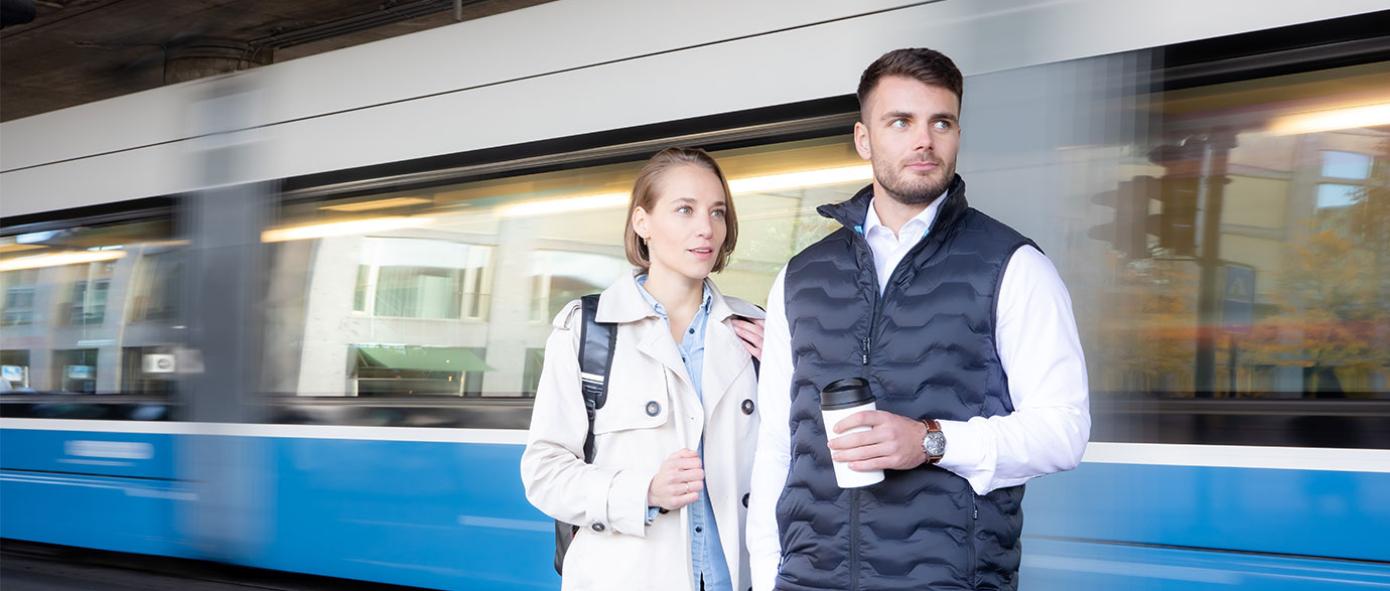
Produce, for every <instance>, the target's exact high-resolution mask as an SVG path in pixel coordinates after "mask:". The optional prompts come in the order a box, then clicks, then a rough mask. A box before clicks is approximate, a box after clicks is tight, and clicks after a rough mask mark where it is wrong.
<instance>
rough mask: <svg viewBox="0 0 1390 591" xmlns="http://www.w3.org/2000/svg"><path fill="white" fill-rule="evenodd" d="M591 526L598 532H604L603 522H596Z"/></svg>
mask: <svg viewBox="0 0 1390 591" xmlns="http://www.w3.org/2000/svg"><path fill="white" fill-rule="evenodd" d="M589 528H590V529H592V530H594V531H596V532H599V533H602V532H603V529H604V528H603V524H602V523H595V524H593V525H591V526H589Z"/></svg>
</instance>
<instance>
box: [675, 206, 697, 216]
mask: <svg viewBox="0 0 1390 591" xmlns="http://www.w3.org/2000/svg"><path fill="white" fill-rule="evenodd" d="M691 211H693V210H691V209H690V206H689V205H682V206H680V207H677V208H676V213H678V214H681V215H686V214H688V213H690V212H691Z"/></svg>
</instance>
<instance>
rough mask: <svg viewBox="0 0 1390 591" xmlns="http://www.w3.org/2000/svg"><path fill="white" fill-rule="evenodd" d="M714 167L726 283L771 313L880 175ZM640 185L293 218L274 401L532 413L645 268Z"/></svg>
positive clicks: (280, 243)
mask: <svg viewBox="0 0 1390 591" xmlns="http://www.w3.org/2000/svg"><path fill="white" fill-rule="evenodd" d="M714 155H715V157H716V158H718V159H719V161H720V163H721V165H722V166H723V167H724V168H725V172H726V174H727V175H728V177H729V180H730V185H731V188H732V190H733V191H734V194H735V199H736V203H737V207H738V212H739V219H740V222H741V225H740V227H741V232H740V236H739V246H738V249H737V251H736V252H735V253H734V257H733V258H732V259H731V263H730V265H729V266H728V268H727V269H726V270H725V271H724V272H722V273H721V274H720V275H719V276H718V277H716V278H715V279H716V281H717V282H718V283H719V285H720V287H721V289H723V290H724V291H725V292H726V293H731V294H734V295H738V296H740V297H744V298H747V299H749V300H752V301H754V302H759V303H762V302H763V301H764V300H765V299H766V297H767V290H768V288H769V287H770V286H771V284H772V280H773V279H774V277H775V276H776V273H777V271H778V269H779V268H780V267H781V265H782V264H784V263H785V262H786V260H787V259H788V258H789V257H790V256H791V255H792V254H793V253H794V252H795V251H796V250H797V249H799V248H800V247H802V246H804V245H806V244H809V243H810V242H812V241H814V240H817V239H819V238H820V237H821V236H823V235H824V234H825V232H826V231H827V230H828V229H829V228H830V226H829V225H828V222H824V221H823V220H821V219H820V218H819V216H818V215H817V214H816V213H815V211H814V210H815V207H816V206H818V205H820V204H823V203H827V202H831V201H835V200H838V199H843V198H844V197H845V196H847V195H849V194H851V193H852V192H853V191H855V190H857V189H858V188H859V187H861V186H862V185H863V184H864V183H865V182H867V181H868V179H869V178H870V174H871V173H870V171H869V167H868V165H867V164H865V163H864V162H863V161H861V160H860V159H859V158H858V156H857V155H856V154H855V152H854V150H853V147H852V146H851V145H850V143H849V138H848V136H847V135H842V136H837V137H830V138H821V139H812V140H799V141H795V142H784V143H777V144H770V145H764V146H758V147H751V148H739V149H733V150H725V151H722V152H718V153H715V154H714ZM640 167H641V162H626V163H621V164H605V165H599V166H592V167H588V168H577V169H572V170H564V171H554V172H544V173H539V174H528V175H521V176H513V177H508V178H500V179H490V180H483V181H478V182H471V183H464V184H459V185H451V186H443V187H438V188H434V189H429V190H419V189H415V190H412V191H411V192H409V193H387V194H377V195H367V196H358V197H353V198H350V199H343V200H335V201H326V202H315V203H296V204H290V205H286V206H285V207H284V208H283V211H282V212H281V215H280V218H279V222H277V223H276V224H275V225H274V226H273V227H271V228H269V229H267V230H266V231H265V233H264V234H263V239H264V240H265V241H266V242H268V243H270V245H271V250H272V255H271V261H272V262H271V273H272V277H271V290H272V294H273V296H272V297H270V298H268V302H269V303H270V305H269V306H268V314H269V318H270V328H269V330H268V331H267V335H268V337H267V338H268V347H267V366H268V367H269V368H270V371H269V372H268V374H269V375H268V386H267V390H269V391H271V392H275V393H278V394H282V395H291V396H373V397H409V396H421V395H429V396H440V395H444V396H455V397H484V398H487V397H491V398H497V397H528V396H533V395H534V394H535V388H536V382H537V380H538V379H539V374H540V365H541V360H542V359H543V348H544V346H545V341H546V338H547V337H548V335H549V334H550V330H551V326H550V320H551V318H553V317H554V315H555V314H556V313H558V312H559V310H560V309H561V308H562V307H563V306H564V305H565V304H566V303H567V302H569V301H571V300H573V299H574V298H577V297H579V296H582V295H584V294H588V293H596V292H599V291H602V290H603V289H604V288H605V287H607V286H608V284H609V283H611V282H612V281H614V280H615V279H617V278H618V277H619V276H620V275H621V274H622V273H625V272H627V271H628V269H629V268H630V266H629V265H628V263H627V258H626V256H625V255H624V253H623V246H622V231H623V226H624V222H625V219H624V214H625V211H626V209H625V208H626V205H627V199H628V191H630V189H631V185H632V181H633V178H634V177H635V175H636V172H637V170H638V169H639V168H640ZM287 360H295V361H293V362H291V361H287ZM345 385H346V386H345Z"/></svg>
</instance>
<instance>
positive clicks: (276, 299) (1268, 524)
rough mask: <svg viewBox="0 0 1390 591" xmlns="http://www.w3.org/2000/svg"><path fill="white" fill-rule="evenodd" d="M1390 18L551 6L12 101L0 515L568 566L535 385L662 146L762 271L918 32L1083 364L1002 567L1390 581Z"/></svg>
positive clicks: (447, 583)
mask: <svg viewBox="0 0 1390 591" xmlns="http://www.w3.org/2000/svg"><path fill="white" fill-rule="evenodd" d="M1383 8H1384V5H1383V3H1381V2H1375V1H1362V0H1346V1H1343V2H1321V3H1304V2H1280V3H1270V2H1261V1H1258V0H1229V1H1227V2H1220V3H1212V2H1197V1H1195V0H1168V1H1163V2H1158V1H1144V0H1133V1H1126V2H1112V1H1109V0H1069V1H1062V2H1055V1H1037V0H983V1H975V2H966V1H964V0H943V1H932V2H920V1H919V2H907V1H902V0H870V1H863V2H852V3H851V2H830V1H821V0H813V1H800V2H790V1H778V2H758V3H749V2H733V1H725V0H716V1H711V2H702V3H685V2H670V1H660V2H652V1H648V0H641V1H639V0H615V1H613V2H607V3H603V4H602V5H601V6H599V5H594V4H590V3H584V2H577V1H572V0H561V1H558V2H552V3H546V4H541V5H537V6H533V7H529V8H525V9H522V10H517V11H513V12H508V13H504V14H500V15H496V16H492V17H487V18H483V19H479V20H475V21H469V22H464V23H459V24H456V25H451V26H446V27H442V28H438V29H433V30H429V31H424V32H420V33H415V34H411V35H408V36H404V37H399V38H393V39H388V40H384V41H379V42H375V43H371V44H368V45H363V46H358V47H351V48H347V49H342V50H338V51H334V52H331V53H327V54H321V55H316V56H312V57H306V58H301V59H298V60H293V61H289V62H285V63H282V64H275V65H272V66H267V67H263V68H258V69H255V70H250V71H246V72H241V73H237V74H234V75H227V76H221V77H216V78H211V79H204V80H197V81H192V82H186V83H182V84H178V85H173V86H167V87H164V88H159V89H156V90H151V91H146V92H141V93H137V94H133V95H129V96H124V97H120V98H115V99H110V100H105V101H101V102H97V103H92V104H87V105H82V106H78V107H74V108H69V109H65V110H62V111H57V112H53V113H47V114H43V115H38V116H34V117H29V118H26V119H21V120H17V121H11V122H7V123H4V124H3V125H0V149H2V151H3V162H0V215H2V216H3V218H2V219H0V298H3V299H2V300H0V315H3V317H2V318H0V370H2V371H0V378H2V379H0V537H3V538H8V539H15V540H28V541H37V542H44V543H51V544H61V545H69V546H78V547H88V548H97V549H104V550H113V551H119V552H130V553H140V554H151V555H165V556H174V557H190V558H201V559H212V560H220V561H227V562H232V563H238V564H245V565H250V566H256V567H262V568H269V569H278V570H285V571H295V572H307V573H314V574H322V575H330V576H335V577H344V578H350V579H360V580H368V581H379V582H387V583H396V584H403V585H415V586H422V587H431V588H441V589H557V588H558V587H559V578H558V577H557V575H556V574H555V573H554V571H553V569H552V568H551V558H552V554H551V552H552V532H553V528H552V523H551V521H550V520H549V519H548V518H546V517H545V516H544V515H542V514H540V513H539V512H537V511H536V510H535V509H534V508H532V507H530V506H529V505H528V504H527V502H526V500H525V498H524V495H523V492H522V488H521V483H520V480H519V476H518V469H517V466H518V460H519V457H520V454H521V449H522V444H523V442H524V440H525V429H526V427H527V425H528V422H529V412H530V403H529V401H530V397H531V396H533V395H534V391H535V387H536V383H537V380H538V376H539V372H540V362H541V359H542V349H541V348H542V347H543V346H544V345H543V344H544V342H545V338H546V335H547V334H548V333H549V330H550V320H551V318H552V316H553V315H554V314H555V313H556V312H557V311H558V310H559V308H560V307H562V306H563V305H564V304H565V303H566V302H568V301H569V300H571V299H572V298H574V297H577V296H579V295H582V294H585V293H590V292H593V291H597V290H599V289H601V288H602V287H603V286H605V285H607V284H608V282H609V281H611V280H612V279H613V278H615V277H617V276H618V275H619V274H621V273H624V272H627V270H628V268H627V266H626V263H625V259H624V257H623V253H622V246H621V241H620V238H619V237H620V236H621V231H622V225H623V219H622V216H623V206H624V204H625V200H626V191H627V190H628V188H629V187H630V184H631V179H632V177H633V174H634V173H635V171H636V169H637V167H638V166H639V165H640V163H641V161H643V160H644V159H645V158H646V157H647V156H649V155H650V154H651V153H653V152H655V151H657V150H658V149H660V148H662V147H665V146H668V145H690V146H699V147H703V148H705V149H707V150H710V151H711V152H712V153H713V154H714V155H715V156H716V158H718V159H719V160H720V162H721V163H722V164H723V165H724V166H725V171H726V173H727V174H728V176H729V178H730V184H731V188H732V190H733V191H734V194H735V199H736V200H737V202H738V208H739V216H740V218H741V219H742V220H743V228H744V232H743V235H742V236H740V241H739V250H738V251H737V252H736V253H735V255H734V258H733V259H732V261H731V263H730V265H729V267H728V269H726V270H725V271H723V272H722V273H721V274H720V275H719V276H718V278H717V280H718V282H719V284H720V285H721V287H722V288H723V289H724V291H726V292H728V293H732V294H735V295H738V296H740V297H744V298H746V299H749V300H751V301H755V302H762V301H764V300H765V298H766V294H767V289H768V287H769V285H770V284H771V282H772V280H773V278H774V277H775V275H776V273H777V271H778V269H779V268H780V267H781V265H783V264H785V262H786V261H787V259H788V258H789V257H790V256H791V255H792V254H793V253H795V252H796V251H797V250H798V249H800V248H801V247H803V246H805V245H808V244H810V243H811V242H814V241H815V240H817V239H818V238H820V237H821V236H823V235H824V233H825V232H827V231H828V230H829V228H830V226H829V225H828V222H827V221H826V220H824V219H821V218H819V217H818V216H817V215H816V213H815V207H816V206H818V205H820V204H823V203H828V202H833V201H837V200H841V199H844V198H846V197H847V196H849V195H850V194H852V192H853V191H854V190H855V189H857V188H859V187H861V186H863V185H864V184H866V183H867V182H869V180H870V178H871V174H872V173H871V171H870V170H869V168H868V166H867V164H866V163H865V162H863V161H862V160H860V159H859V158H858V157H857V156H856V155H855V153H854V150H853V148H852V146H851V145H850V139H849V138H850V129H851V126H852V124H853V122H854V120H855V118H856V117H857V105H856V103H855V100H854V96H853V92H854V88H855V85H856V83H857V81H858V76H859V73H860V71H861V70H862V68H863V67H864V66H865V65H867V64H868V63H869V62H870V61H872V60H873V59H874V58H875V57H877V56H878V55H880V54H881V53H883V52H885V51H887V50H889V49H893V48H897V47H904V46H930V47H933V48H935V49H939V50H941V51H943V52H945V53H947V54H948V55H950V56H952V57H953V58H954V59H955V60H956V62H957V63H958V64H959V66H960V67H961V69H962V70H963V71H964V73H965V74H966V85H965V93H964V101H963V109H962V129H963V130H964V131H963V147H962V152H961V155H960V167H959V171H960V173H961V175H962V176H963V177H964V178H965V179H966V182H967V183H968V184H969V186H970V199H971V200H972V204H973V205H974V206H976V207H978V208H980V209H982V210H984V211H985V212H987V213H990V214H991V215H994V216H995V217H998V218H1000V219H1001V220H1003V221H1005V222H1007V223H1009V224H1011V225H1012V226H1014V227H1015V228H1018V229H1019V230H1020V231H1022V232H1023V233H1024V234H1026V235H1028V236H1030V237H1032V238H1033V239H1034V240H1035V241H1037V243H1038V244H1039V245H1040V246H1041V247H1042V249H1043V250H1044V251H1045V252H1047V254H1048V255H1049V256H1050V257H1051V259H1052V260H1053V261H1054V262H1055V263H1056V265H1057V267H1058V269H1059V271H1060V272H1061V274H1062V276H1063V278H1064V279H1065V280H1066V282H1067V284H1068V286H1069V288H1070V290H1071V294H1072V297H1073V303H1074V306H1075V310H1076V315H1077V318H1078V323H1079V325H1080V326H1079V327H1080V330H1081V333H1082V341H1083V345H1084V347H1085V350H1086V355H1087V363H1088V369H1089V374H1090V382H1091V384H1090V387H1091V392H1092V404H1093V423H1094V427H1093V432H1092V438H1091V441H1092V442H1091V444H1090V446H1089V447H1088V449H1087V453H1086V457H1085V461H1084V462H1083V464H1082V465H1081V467H1079V468H1078V469H1077V470H1075V471H1073V472H1068V473H1064V474H1058V475H1052V476H1048V477H1044V478H1041V479H1038V480H1035V481H1033V482H1031V483H1030V484H1028V494H1027V497H1026V500H1025V515H1026V524H1025V535H1024V540H1023V543H1024V558H1023V566H1022V570H1021V573H1020V575H1021V581H1020V585H1021V587H1022V588H1024V589H1030V590H1038V589H1043V590H1047V589H1069V590H1070V589H1153V590H1176V589H1182V590H1208V589H1212V590H1215V589H1232V588H1244V589H1270V590H1273V589H1300V590H1304V591H1306V590H1310V589H1348V588H1390V544H1386V543H1385V541H1384V536H1385V532H1387V531H1390V503H1387V502H1386V501H1387V499H1390V384H1387V381H1390V283H1387V282H1386V281H1385V279H1384V278H1386V277H1390V114H1387V109H1390V84H1387V80H1390V26H1386V25H1387V23H1390V13H1387V12H1386V11H1384V10H1383ZM580 535H584V534H583V533H581V534H580Z"/></svg>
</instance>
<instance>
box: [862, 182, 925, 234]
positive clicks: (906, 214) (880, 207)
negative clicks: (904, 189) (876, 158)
mask: <svg viewBox="0 0 1390 591" xmlns="http://www.w3.org/2000/svg"><path fill="white" fill-rule="evenodd" d="M874 197H875V198H874V200H873V201H872V202H871V206H872V207H873V208H874V213H876V214H878V221H879V223H881V224H883V226H884V227H885V228H888V229H889V230H891V231H892V232H893V235H894V236H897V235H898V231H899V230H902V228H903V224H906V223H907V222H908V220H911V219H912V218H915V217H917V216H918V215H919V214H921V213H922V212H923V211H926V209H927V208H928V207H931V202H927V203H921V204H916V205H909V204H906V203H903V202H901V201H898V200H897V199H894V198H893V197H892V196H890V195H889V194H888V192H887V191H885V190H884V189H883V188H882V187H880V186H878V183H874ZM937 199H940V197H937Z"/></svg>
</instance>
